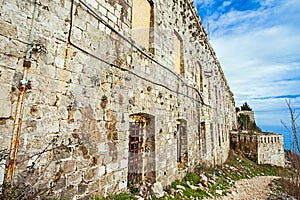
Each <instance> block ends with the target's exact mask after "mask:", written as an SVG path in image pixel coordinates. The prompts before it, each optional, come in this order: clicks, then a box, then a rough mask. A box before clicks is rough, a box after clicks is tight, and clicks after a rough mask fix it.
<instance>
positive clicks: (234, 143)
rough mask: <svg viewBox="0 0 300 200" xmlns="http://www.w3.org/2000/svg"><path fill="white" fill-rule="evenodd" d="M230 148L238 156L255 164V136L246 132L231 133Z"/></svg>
mask: <svg viewBox="0 0 300 200" xmlns="http://www.w3.org/2000/svg"><path fill="white" fill-rule="evenodd" d="M230 148H231V149H233V150H234V151H235V152H237V153H239V154H240V155H243V156H246V157H247V158H249V159H251V160H253V161H254V162H257V135H256V134H254V133H248V132H247V131H243V132H238V131H232V132H231V134H230Z"/></svg>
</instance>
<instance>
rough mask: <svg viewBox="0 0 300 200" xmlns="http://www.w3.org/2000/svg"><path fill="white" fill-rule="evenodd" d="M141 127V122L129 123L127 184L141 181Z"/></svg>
mask: <svg viewBox="0 0 300 200" xmlns="http://www.w3.org/2000/svg"><path fill="white" fill-rule="evenodd" d="M143 125H144V123H142V122H131V123H130V135H129V157H128V183H133V184H134V183H137V182H140V181H141V180H142V173H143V158H142V152H143V127H144V126H143Z"/></svg>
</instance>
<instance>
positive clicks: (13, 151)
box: [5, 0, 40, 183]
mask: <svg viewBox="0 0 300 200" xmlns="http://www.w3.org/2000/svg"><path fill="white" fill-rule="evenodd" d="M39 5H40V0H36V1H35V5H34V11H33V18H32V22H31V30H30V35H29V42H28V46H27V52H26V57H25V60H24V63H23V78H22V80H21V81H20V93H19V96H18V102H17V106H16V115H15V120H14V125H13V133H12V137H13V138H12V142H11V146H10V155H9V161H8V166H7V173H6V177H5V182H6V183H8V182H11V180H12V176H13V173H14V169H15V167H16V163H17V160H16V157H17V152H18V146H19V140H20V134H21V127H22V118H23V106H24V100H25V97H24V94H25V92H26V88H27V84H28V80H27V76H28V69H29V68H30V67H31V61H30V55H31V50H32V46H33V40H34V33H35V28H34V27H35V24H36V18H37V17H38V13H39Z"/></svg>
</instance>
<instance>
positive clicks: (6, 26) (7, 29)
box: [0, 2, 18, 37]
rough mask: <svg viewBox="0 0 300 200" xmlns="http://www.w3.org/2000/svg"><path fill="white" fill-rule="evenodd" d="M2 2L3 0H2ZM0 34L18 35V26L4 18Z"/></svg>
mask: <svg viewBox="0 0 300 200" xmlns="http://www.w3.org/2000/svg"><path fill="white" fill-rule="evenodd" d="M0 3H1V4H2V2H0ZM0 6H2V5H0ZM0 27H1V29H0V35H3V36H6V37H17V34H18V32H17V26H15V25H13V24H12V23H9V22H6V21H4V20H3V19H0Z"/></svg>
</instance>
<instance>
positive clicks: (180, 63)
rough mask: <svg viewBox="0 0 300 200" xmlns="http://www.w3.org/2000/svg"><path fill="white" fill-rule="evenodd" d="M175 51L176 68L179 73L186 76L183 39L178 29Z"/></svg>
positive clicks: (175, 34) (175, 33)
mask: <svg viewBox="0 0 300 200" xmlns="http://www.w3.org/2000/svg"><path fill="white" fill-rule="evenodd" d="M174 53H175V70H176V72H177V73H178V74H180V75H181V76H184V59H183V40H182V39H181V37H180V35H179V33H177V32H176V31H174Z"/></svg>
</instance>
